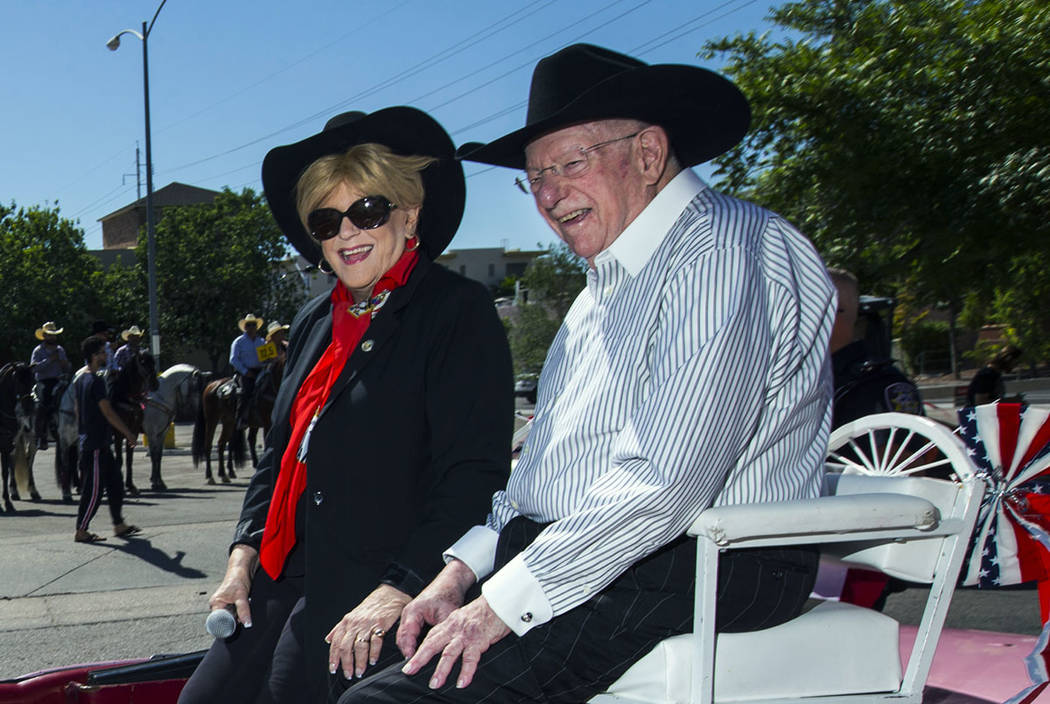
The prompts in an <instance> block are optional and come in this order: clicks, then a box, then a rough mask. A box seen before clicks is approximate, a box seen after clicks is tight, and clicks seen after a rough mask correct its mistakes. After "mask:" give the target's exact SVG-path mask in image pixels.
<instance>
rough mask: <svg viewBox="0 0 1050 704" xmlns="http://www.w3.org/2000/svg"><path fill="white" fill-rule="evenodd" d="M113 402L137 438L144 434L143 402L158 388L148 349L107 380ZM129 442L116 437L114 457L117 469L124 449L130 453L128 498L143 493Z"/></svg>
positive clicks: (151, 356)
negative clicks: (134, 477)
mask: <svg viewBox="0 0 1050 704" xmlns="http://www.w3.org/2000/svg"><path fill="white" fill-rule="evenodd" d="M107 382H108V383H107V386H108V387H109V388H108V394H107V395H108V396H109V402H110V404H111V405H112V406H113V410H114V411H116V413H117V415H118V416H120V419H121V420H122V421H124V425H126V426H128V430H130V431H131V433H132V434H133V435H138V434H139V433H141V432H142V417H143V402H144V401H145V398H146V393H147V392H152V391H156V390H157V389H158V381H157V363H156V361H155V360H154V358H153V355H152V354H150V353H149V352H147V351H145V350H139V351H138V352H136V353H135V354H133V355H132V356H131V357H129V358H128V361H127V362H125V363H124V366H123V367H121V368H120V369H118V370H117V371H116V372H110V373H109V378H108V380H107ZM126 445H127V441H126V440H125V439H124V437H122V436H121V435H119V434H117V433H114V434H113V455H114V456H115V457H116V459H117V467H120V466H121V465H122V464H123V462H122V458H123V454H124V452H123V451H124V450H125V449H126V450H127V462H126V473H125V477H124V489H125V490H126V491H127V493H128V496H138V494H139V490H138V487H136V486H135V482H134V481H133V480H132V466H131V465H132V458H133V457H134V453H133V452H132V451H131V448H130V447H127V446H126Z"/></svg>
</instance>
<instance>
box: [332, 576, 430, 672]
mask: <svg viewBox="0 0 1050 704" xmlns="http://www.w3.org/2000/svg"><path fill="white" fill-rule="evenodd" d="M411 600H412V597H410V596H409V595H408V594H405V593H404V592H403V591H401V590H399V589H395V588H394V587H391V586H389V585H387V584H381V585H379V586H378V587H377V588H376V589H375V591H373V592H372V593H371V594H369V595H368V596H367V597H365V600H364V601H362V602H361V603H360V604H358V605H357V607H356V608H355V609H354V610H353V611H351V612H350V613H348V614H347V615H346V616H343V618H342V620H341V621H339V623H337V624H336V625H335V628H333V629H332V630H331V631H329V633H328V635H327V636H325V642H326V643H328V644H329V645H330V646H331V647H330V648H329V649H328V671H329V672H331V673H332V674H335V671H336V670H337V669H338V668H339V666H340V663H342V668H343V675H344V676H345V677H346V678H347V679H350V678H351V677H353V676H355V675H356V676H357V677H361V676H363V675H364V674H365V668H366V667H367V666H368V665H375V664H376V661H377V660H378V659H379V651H380V650H381V649H382V647H383V638H384V637H385V636H386V635H387V631H389V630H390V629H391V628H392V627H393V626H394V624H395V623H397V620H398V618H400V617H401V610H402V609H404V608H405V604H407V603H408V602H409V601H411Z"/></svg>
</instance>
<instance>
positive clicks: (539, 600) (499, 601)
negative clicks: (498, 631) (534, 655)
mask: <svg viewBox="0 0 1050 704" xmlns="http://www.w3.org/2000/svg"><path fill="white" fill-rule="evenodd" d="M481 593H482V594H483V595H484V597H485V601H487V602H488V604H489V607H490V608H491V609H492V610H493V611H495V612H496V615H497V616H499V617H500V620H501V621H503V623H505V624H507V627H508V628H510V630H512V631H514V632H515V633H516V634H518V635H519V636H523V635H525V634H526V633H528V632H529V631H530V630H532V629H533V628H535V627H536V626H539V625H540V624H542V623H547V621H550V620H551V619H552V618H553V617H554V610H553V609H552V608H551V604H550V602H549V601H548V600H547V595H546V594H544V593H543V588H542V587H540V583H539V582H538V581H537V580H536V578H535V577H534V576H533V575H532V573H531V572H529V568H528V567H526V566H525V560H524V559H522V556H521V555H516V556H515V557H514V559H512V560H511V561H510V562H508V563H507V564H506V565H504V566H503V567H502V568H501V569H500V571H499V572H497V573H496V574H494V575H492V576H491V577H490V578H489V580H488V581H487V582H485V584H483V585H482V587H481Z"/></svg>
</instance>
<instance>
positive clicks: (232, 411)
mask: <svg viewBox="0 0 1050 704" xmlns="http://www.w3.org/2000/svg"><path fill="white" fill-rule="evenodd" d="M283 375H284V358H283V357H279V358H277V359H275V360H274V361H272V362H270V363H268V364H266V365H264V366H263V368H262V370H261V371H260V373H259V377H258V379H257V380H256V383H255V393H254V394H253V395H252V398H251V400H250V402H249V403H250V406H249V408H248V442H247V444H248V446H249V448H250V450H251V458H252V466H253V467H254V466H256V465H258V463H259V460H258V457H257V455H256V452H255V440H256V437H257V435H258V433H259V428H262V429H263V433H264V434H265V433H268V432H270V414H271V413H272V411H273V401H274V398H276V396H277V389H278V388H279V387H280V385H281V378H282V377H283ZM236 409H237V390H236V387H235V385H234V382H233V379H232V378H230V377H224V378H221V379H216V380H215V381H212V382H211V383H209V384H208V385H207V386H205V387H204V392H203V393H202V394H201V402H200V405H199V406H198V408H197V421H196V423H194V425H193V464H194V466H198V465H199V464H200V463H201V461H202V460H203V461H204V480H205V481H206V482H207V483H208V484H214V483H215V479H214V478H213V476H212V471H211V447H212V443H213V442H214V441H215V431H216V429H218V427H219V425H220V424H221V425H222V430H221V431H220V432H219V440H218V443H217V444H216V451H217V453H218V462H219V470H218V475H219V481H221V482H222V483H224V484H228V483H229V482H230V480H231V479H236V478H237V474H236V473H235V471H234V467H235V466H236V467H243V466H244V463H245V460H246V457H245V444H246V441H245V437H244V431H238V430H236V426H237V418H236Z"/></svg>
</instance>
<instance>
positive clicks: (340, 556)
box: [234, 256, 514, 671]
mask: <svg viewBox="0 0 1050 704" xmlns="http://www.w3.org/2000/svg"><path fill="white" fill-rule="evenodd" d="M331 328H332V322H331V302H330V299H329V296H328V295H325V296H321V297H318V298H316V299H314V300H312V301H310V302H309V303H307V304H306V305H305V306H304V307H303V309H302V310H301V311H300V312H299V314H298V315H296V317H295V320H294V321H293V323H292V326H291V330H290V336H289V341H290V344H289V349H288V361H287V364H286V367H285V375H284V380H283V382H282V384H281V388H280V390H279V392H278V394H277V399H276V401H275V403H274V411H273V427H272V429H271V431H270V434H269V436H268V438H267V448H266V451H265V452H264V453H263V456H262V458H261V459H260V461H259V467H258V470H257V471H256V472H255V474H254V476H253V477H252V479H251V483H250V484H249V487H248V490H247V494H246V496H245V500H244V507H243V509H242V511H241V517H240V521H239V523H238V526H237V530H236V535H235V539H234V540H235V543H247V544H249V545H253V546H255V547H256V548H258V547H259V544H260V542H261V540H262V530H263V526H264V525H265V522H266V512H267V509H268V508H269V504H270V497H271V495H272V487H273V484H274V481H275V479H276V473H277V471H278V470H279V468H280V458H281V456H282V455H283V453H284V450H285V446H286V444H287V442H288V436H289V434H290V430H291V429H290V425H289V412H290V408H291V404H292V401H293V400H294V398H295V394H296V393H297V391H298V389H299V386H300V385H301V384H302V382H303V380H304V379H305V378H306V376H307V375H308V374H309V372H310V370H311V369H312V368H313V367H314V365H315V364H316V362H317V360H318V359H319V358H320V356H321V354H322V352H323V351H324V350H325V348H326V347H327V346H328V344H329V342H330V341H331ZM513 414H514V398H513V379H512V371H511V361H510V351H509V348H508V346H507V338H506V334H505V333H504V330H503V325H502V324H501V322H500V320H499V318H498V316H497V315H496V311H495V307H494V305H493V302H492V297H491V295H489V292H488V291H487V290H486V289H485V287H484V286H482V285H481V284H479V283H477V282H474V281H471V280H469V279H466V278H464V277H461V276H459V275H457V274H454V273H452V272H450V271H448V270H446V269H444V268H443V267H441V266H438V265H436V264H433V263H432V262H431V261H429V260H428V259H427V258H426V257H425V256H420V258H419V261H418V262H417V264H416V267H415V269H414V270H413V271H412V274H411V276H410V277H409V280H408V281H407V282H406V284H405V285H404V286H403V287H401V288H398V289H395V290H394V291H393V292H392V293H391V295H390V298H389V299H388V300H387V302H386V304H385V305H384V307H383V308H382V310H381V311H380V312H379V314H378V315H377V316H376V318H375V319H374V320H373V321H372V323H371V325H370V326H369V328H368V330H367V331H366V332H365V335H364V337H363V338H362V340H361V342H360V343H359V344H358V346H357V349H356V350H354V352H353V353H352V354H351V356H350V359H349V360H348V362H347V365H346V367H345V368H344V369H343V371H342V373H341V374H340V376H339V378H338V379H337V381H336V383H335V386H334V387H333V388H332V392H331V394H330V396H329V399H328V402H327V403H326V404H325V406H324V408H323V409H322V411H321V414H320V416H319V417H318V420H317V424H316V426H315V427H314V430H313V433H312V434H311V437H310V445H309V452H308V455H307V467H308V470H307V486H306V491H305V492H304V495H303V498H302V500H301V501H300V504H299V510H298V513H297V524H298V537H299V541H298V544H297V547H296V548H295V550H294V551H293V556H292V557H291V558H290V559H289V562H288V564H286V567H285V572H286V574H294V573H295V571H296V570H298V571H300V572H301V570H302V568H303V567H305V576H306V578H305V591H306V596H307V605H306V610H307V613H306V638H307V643H311V641H315V643H314V644H315V645H317V646H318V651H319V652H322V653H324V654H325V655H323V656H322V657H326V654H327V646H326V645H324V643H323V637H324V635H325V634H326V633H327V632H328V631H329V630H330V629H331V628H332V627H333V626H334V625H335V624H336V622H337V621H338V620H339V619H340V618H342V616H343V615H344V614H345V613H346V612H348V611H350V610H351V609H353V608H354V607H355V606H356V605H357V604H358V603H359V602H360V601H361V600H362V599H363V598H364V597H365V596H367V595H368V593H369V592H371V591H372V590H373V589H375V588H376V587H377V586H378V585H379V583H380V582H381V581H382V582H386V583H388V584H391V585H392V586H394V587H397V588H398V589H400V590H402V591H404V592H407V593H408V594H410V595H413V596H414V595H416V594H417V593H418V592H419V591H420V590H421V589H422V588H423V587H424V586H426V584H427V583H429V581H430V580H431V579H432V578H433V577H434V576H435V575H436V574H437V573H438V571H440V569H441V568H442V567H443V564H444V563H443V561H442V559H441V553H442V551H443V550H444V549H445V548H447V547H448V546H450V545H451V544H452V543H453V542H455V540H456V539H457V538H459V537H460V536H461V535H462V534H463V533H464V532H466V531H467V530H468V529H469V528H470V527H471V526H472V525H476V524H478V523H481V522H483V521H484V519H485V515H486V514H487V512H488V510H489V507H490V501H491V497H492V494H493V492H494V491H496V490H498V489H501V488H503V487H504V486H505V485H506V481H507V476H508V473H509V470H510V444H511V435H512V432H513ZM391 640H392V639H391ZM320 646H323V649H321V648H320ZM308 657H310V655H308ZM311 659H312V658H311ZM326 666H327V662H326V661H325V660H322V661H321V662H320V663H314V662H310V663H309V664H308V669H310V670H312V669H314V668H326ZM325 671H326V670H325Z"/></svg>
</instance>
